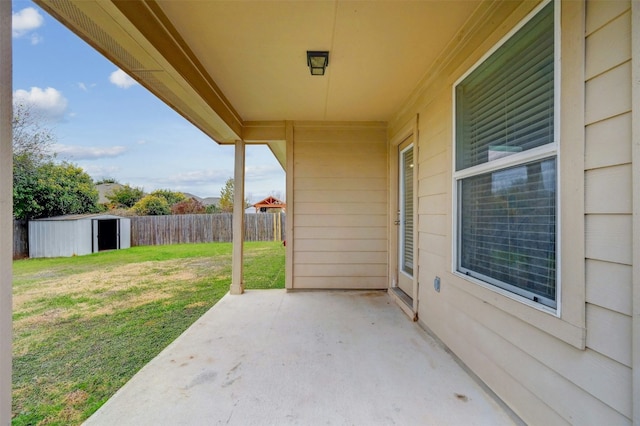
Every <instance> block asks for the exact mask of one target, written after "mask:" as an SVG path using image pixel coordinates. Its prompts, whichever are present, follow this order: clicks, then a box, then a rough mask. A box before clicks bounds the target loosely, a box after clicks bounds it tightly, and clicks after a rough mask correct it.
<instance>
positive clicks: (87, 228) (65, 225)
mask: <svg viewBox="0 0 640 426" xmlns="http://www.w3.org/2000/svg"><path fill="white" fill-rule="evenodd" d="M129 247H131V219H129V218H126V217H120V216H114V215H108V214H89V215H68V216H56V217H49V218H46V219H37V220H32V221H29V257H31V258H36V257H68V256H80V255H84V254H91V253H97V252H99V251H103V250H117V249H124V248H129Z"/></svg>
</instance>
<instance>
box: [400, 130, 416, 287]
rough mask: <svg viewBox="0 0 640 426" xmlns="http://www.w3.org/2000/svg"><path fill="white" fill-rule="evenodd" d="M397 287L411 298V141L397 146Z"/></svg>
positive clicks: (412, 166) (412, 159)
mask: <svg viewBox="0 0 640 426" xmlns="http://www.w3.org/2000/svg"><path fill="white" fill-rule="evenodd" d="M398 149H399V152H398V161H399V164H398V172H399V176H398V184H399V187H398V220H397V222H396V223H397V224H398V256H399V258H398V287H400V290H402V291H403V292H404V293H406V294H407V295H408V296H409V297H411V298H413V297H414V295H413V264H414V263H413V255H414V241H413V239H414V238H413V236H414V220H413V219H414V214H413V210H414V202H413V200H414V187H415V167H414V158H413V143H411V142H410V141H405V142H403V143H402V144H400V146H399V147H398Z"/></svg>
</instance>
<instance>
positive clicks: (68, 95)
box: [13, 0, 285, 201]
mask: <svg viewBox="0 0 640 426" xmlns="http://www.w3.org/2000/svg"><path fill="white" fill-rule="evenodd" d="M13 94H14V101H16V100H19V101H21V102H24V103H28V104H29V105H30V106H31V108H32V109H33V110H35V111H37V112H39V113H40V114H41V115H42V116H43V117H45V118H46V120H47V122H46V126H47V127H49V128H50V129H52V130H53V133H54V134H55V135H56V138H57V144H56V145H55V146H54V150H55V151H56V152H57V153H58V158H59V159H63V160H68V161H71V162H72V163H75V164H77V165H79V166H81V167H82V168H83V169H84V170H85V171H86V172H87V173H89V174H90V175H91V176H92V177H93V178H94V179H96V180H97V179H101V178H107V177H109V178H115V179H116V180H118V181H119V182H120V183H129V184H131V185H135V186H141V187H143V188H144V190H145V191H146V192H150V191H152V190H154V189H159V188H167V189H172V190H176V191H184V192H189V193H192V194H195V195H197V196H200V197H208V196H219V194H220V189H221V188H222V187H223V185H224V182H225V181H226V180H227V179H228V178H229V177H232V176H233V158H234V149H233V147H232V146H220V145H218V144H217V143H216V142H214V141H213V140H212V139H210V138H209V137H207V136H206V135H204V134H203V133H202V132H201V131H200V130H198V129H196V128H195V127H194V126H193V125H191V124H190V123H189V122H187V121H186V120H185V119H183V118H182V117H181V116H179V115H178V114H177V113H176V112H175V111H173V110H172V109H171V108H169V107H168V106H166V105H165V104H164V103H162V102H161V101H160V100H158V99H157V98H155V96H153V95H152V94H151V93H149V92H148V91H147V90H146V89H145V88H143V87H142V86H140V85H139V84H137V83H135V82H134V81H133V80H132V79H131V78H130V77H128V76H127V75H126V74H125V73H123V72H122V71H120V70H119V69H118V68H117V67H116V66H115V65H114V64H112V63H111V62H109V61H108V60H107V59H105V58H104V57H102V56H101V55H100V54H99V53H98V52H96V51H95V50H94V49H93V48H91V47H90V46H88V45H87V44H86V43H85V42H84V41H82V40H81V39H80V38H78V37H77V36H75V35H74V34H72V33H71V32H70V31H69V30H68V29H67V28H65V27H63V26H62V25H61V24H60V23H59V22H58V21H56V20H55V19H53V18H52V17H51V16H49V15H48V14H47V13H46V12H44V11H43V10H42V9H40V8H39V7H38V6H37V5H35V4H34V3H32V2H30V1H22V0H14V1H13ZM245 174H246V187H245V192H246V195H247V198H249V200H250V201H259V200H260V199H262V198H265V197H266V196H268V195H276V196H277V197H283V198H284V194H285V175H284V171H283V170H282V167H280V165H279V164H278V162H277V161H276V159H275V158H274V156H273V154H272V153H271V151H269V149H268V148H267V147H266V146H248V147H247V157H246V170H245Z"/></svg>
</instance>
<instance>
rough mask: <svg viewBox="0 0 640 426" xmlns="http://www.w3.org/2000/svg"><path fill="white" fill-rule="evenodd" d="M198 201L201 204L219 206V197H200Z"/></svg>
mask: <svg viewBox="0 0 640 426" xmlns="http://www.w3.org/2000/svg"><path fill="white" fill-rule="evenodd" d="M200 202H202V204H204V205H205V206H212V205H213V206H216V207H220V197H207V198H201V199H200Z"/></svg>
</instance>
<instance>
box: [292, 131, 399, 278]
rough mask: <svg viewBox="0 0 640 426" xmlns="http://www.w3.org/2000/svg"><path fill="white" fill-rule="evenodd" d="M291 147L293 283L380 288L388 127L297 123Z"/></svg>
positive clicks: (384, 251)
mask: <svg viewBox="0 0 640 426" xmlns="http://www.w3.org/2000/svg"><path fill="white" fill-rule="evenodd" d="M293 153H294V154H293V155H294V175H295V178H294V194H293V195H294V196H293V200H294V212H295V213H294V214H295V219H294V224H293V226H294V229H293V235H294V254H293V288H296V289H320V288H332V289H347V288H348V289H382V288H386V287H387V286H388V283H387V279H386V276H387V260H388V254H387V246H388V242H387V222H388V216H387V172H386V170H387V145H386V127H384V126H378V125H371V126H369V125H336V126H331V125H317V126H315V125H313V124H312V125H295V126H294V149H293Z"/></svg>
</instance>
